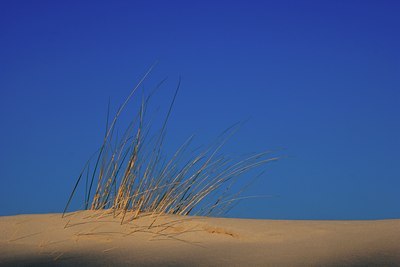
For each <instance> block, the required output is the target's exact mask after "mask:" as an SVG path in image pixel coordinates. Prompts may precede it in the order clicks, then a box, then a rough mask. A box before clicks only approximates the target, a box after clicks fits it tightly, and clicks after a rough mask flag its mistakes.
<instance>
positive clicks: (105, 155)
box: [64, 68, 276, 221]
mask: <svg viewBox="0 0 400 267" xmlns="http://www.w3.org/2000/svg"><path fill="white" fill-rule="evenodd" d="M150 71H151V68H150V70H149V71H148V72H147V73H146V74H145V75H144V76H143V78H142V79H141V80H140V81H139V83H138V84H137V85H136V87H135V88H134V89H133V90H132V91H131V93H130V94H129V96H128V97H127V98H126V100H125V101H124V103H123V104H122V105H121V106H120V107H119V109H118V110H117V112H116V114H115V116H114V117H113V119H112V120H111V121H110V119H109V113H110V111H109V110H110V104H109V106H108V113H107V123H106V131H105V134H104V139H103V143H102V144H101V146H100V148H99V150H98V151H97V152H96V154H95V155H94V156H92V158H91V159H90V160H89V161H88V162H87V163H86V164H85V166H84V168H83V170H82V172H81V174H80V175H79V177H78V179H77V181H76V183H75V187H74V188H73V190H72V193H71V195H70V198H69V200H68V202H67V205H66V207H65V210H64V213H65V212H66V210H67V209H68V207H69V205H70V203H71V200H72V198H73V197H74V195H75V192H76V190H77V187H78V185H79V184H80V183H82V180H84V179H85V180H86V181H85V203H84V208H85V209H90V210H110V211H111V212H113V213H114V215H115V216H122V221H124V220H131V219H135V218H137V217H138V216H140V215H141V214H143V213H153V214H177V215H189V214H195V215H205V216H209V215H221V214H223V213H224V212H226V211H228V210H229V209H230V208H231V207H232V206H233V204H234V203H235V201H237V200H239V199H241V197H240V195H241V193H242V192H243V191H244V189H246V187H243V188H242V189H241V190H239V191H235V192H234V190H233V189H232V188H233V184H234V183H235V182H236V181H237V178H238V177H239V176H241V175H242V174H243V173H245V172H247V171H249V170H251V169H254V168H256V167H259V166H261V165H264V164H266V163H267V162H270V161H273V160H276V158H268V157H267V155H268V152H261V153H255V154H251V155H248V156H246V157H244V158H241V159H236V160H235V159H233V158H229V157H227V156H225V155H223V154H221V153H220V151H221V148H222V147H223V146H224V144H225V143H226V141H227V140H228V139H229V137H231V136H232V134H234V133H235V132H236V131H237V129H238V128H239V127H240V123H238V124H235V125H233V126H231V127H230V128H228V129H227V130H226V131H224V132H223V133H222V134H221V135H220V136H219V137H218V138H217V140H216V141H215V142H214V144H212V145H210V146H208V147H206V148H204V149H202V150H201V151H200V152H196V153H193V152H192V153H190V152H188V150H189V149H190V145H191V143H192V141H193V136H191V137H190V138H188V139H187V140H186V141H185V142H184V143H183V144H182V145H181V147H179V148H178V150H177V151H176V152H175V153H174V154H173V155H172V156H171V157H169V158H167V157H165V156H164V155H163V145H164V141H165V140H164V139H165V136H166V127H167V123H168V120H169V117H170V115H171V112H172V108H173V105H174V102H175V99H176V96H177V94H178V91H179V88H180V81H179V83H178V86H177V88H176V90H175V94H174V96H173V99H172V101H171V103H170V105H169V109H168V112H167V114H166V116H165V119H164V120H163V124H162V127H161V129H160V130H159V131H157V132H156V133H155V134H151V123H148V122H147V121H146V112H147V107H148V104H149V100H150V98H151V96H152V94H153V92H154V91H156V90H154V91H153V92H151V93H150V95H149V96H147V97H143V98H142V100H141V104H140V107H139V110H138V111H137V114H136V116H135V117H134V118H133V119H132V121H131V122H130V124H129V125H128V126H127V127H126V129H125V131H124V133H123V134H122V136H120V137H118V136H117V135H116V134H115V132H116V130H115V129H116V124H117V121H118V119H119V117H120V115H121V113H122V112H123V110H124V109H125V107H126V105H127V104H128V102H129V100H130V99H131V98H132V96H133V95H134V94H135V92H136V91H137V90H138V88H140V86H141V85H142V83H143V81H144V80H145V79H146V77H147V76H148V75H149V73H150ZM161 84H162V82H161V83H160V84H159V85H158V86H157V87H156V89H158V88H159V87H160V86H161ZM91 162H92V165H93V163H94V167H93V169H92V170H90V165H91V164H90V163H91ZM127 215H129V216H127Z"/></svg>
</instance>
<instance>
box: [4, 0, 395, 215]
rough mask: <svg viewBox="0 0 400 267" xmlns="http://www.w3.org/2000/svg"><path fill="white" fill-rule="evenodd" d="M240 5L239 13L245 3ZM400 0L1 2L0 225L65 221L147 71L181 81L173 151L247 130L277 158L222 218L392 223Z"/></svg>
mask: <svg viewBox="0 0 400 267" xmlns="http://www.w3.org/2000/svg"><path fill="white" fill-rule="evenodd" d="M245 2H246V3H245ZM399 14H400V4H399V2H398V1H340V0H339V1H333V0H332V1H260V2H248V1H242V2H239V1H218V3H217V1H209V2H207V1H196V3H194V1H180V2H178V1H159V2H155V1H2V2H1V4H0V61H1V64H0V90H1V91H0V127H1V131H0V148H1V150H0V181H1V185H0V203H1V204H0V215H11V214H19V213H38V212H60V211H62V209H63V207H64V204H65V202H66V200H67V198H68V194H69V192H70V190H71V189H72V186H73V183H74V182H75V179H76V177H77V175H78V174H79V172H80V169H81V167H82V165H83V164H84V162H85V161H86V159H87V158H88V157H89V156H90V155H91V153H92V152H93V151H95V150H96V149H97V147H98V145H99V142H100V141H101V137H102V134H103V131H104V129H103V128H104V121H105V114H106V107H107V102H108V98H109V97H111V102H112V104H113V107H114V108H115V107H116V106H117V105H118V104H120V103H121V101H122V99H124V97H125V96H126V95H127V94H128V93H129V91H130V90H131V89H132V87H133V86H134V84H135V83H136V82H137V81H138V80H139V78H140V77H141V75H143V73H144V72H145V71H146V69H147V68H148V67H149V66H150V65H151V64H152V63H153V62H154V61H155V60H159V64H158V66H157V68H156V69H155V71H154V72H153V73H152V75H151V78H150V79H149V80H148V81H147V82H146V84H145V88H151V86H152V85H154V84H155V83H156V82H158V81H160V80H161V79H163V78H164V77H166V76H168V77H169V78H168V81H167V83H166V84H165V86H164V87H163V90H161V91H160V94H159V100H160V101H161V100H163V99H164V100H165V99H167V97H168V99H169V98H170V97H171V96H172V93H173V90H174V88H175V85H176V83H177V80H178V77H179V75H181V76H182V87H181V92H180V94H179V97H178V99H177V103H176V105H175V107H174V113H173V114H172V117H171V122H170V125H169V137H170V138H169V140H170V143H169V144H170V146H171V147H174V146H175V145H178V144H179V143H181V142H182V141H184V140H185V138H186V137H188V136H189V135H190V134H191V133H197V134H198V140H199V142H201V143H202V142H204V143H207V142H209V141H212V140H213V138H214V137H215V136H216V135H217V134H218V133H220V132H221V131H222V130H224V129H225V128H226V127H227V126H229V125H231V124H232V123H234V122H236V121H238V120H244V119H247V118H248V117H250V118H251V119H250V120H249V122H248V123H246V124H245V125H244V127H243V128H242V130H241V131H240V132H239V133H238V134H237V135H236V136H235V137H234V138H233V139H232V141H231V142H230V143H229V144H228V149H229V151H230V152H235V153H239V154H240V153H246V152H253V151H260V150H268V149H272V150H277V151H278V153H277V154H279V155H281V156H284V158H283V159H282V160H280V161H278V162H276V163H274V164H271V165H270V166H268V168H267V172H266V173H265V175H264V176H263V178H262V179H261V180H259V181H258V182H257V184H256V185H255V186H254V187H252V188H251V189H250V190H249V191H248V194H249V195H260V194H269V195H274V197H272V198H268V199H261V200H255V199H251V200H246V201H243V202H242V203H241V204H240V205H238V206H237V208H236V209H235V210H233V211H232V212H231V213H230V214H229V216H234V217H251V218H271V219H383V218H400V163H399V160H400V156H399V151H400V93H399V89H400V49H399V47H400V34H399V29H400V16H399Z"/></svg>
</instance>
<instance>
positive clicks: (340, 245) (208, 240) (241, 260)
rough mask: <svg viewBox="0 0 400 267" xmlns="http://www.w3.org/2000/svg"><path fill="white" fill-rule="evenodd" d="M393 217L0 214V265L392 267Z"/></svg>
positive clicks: (395, 245) (399, 254)
mask: <svg viewBox="0 0 400 267" xmlns="http://www.w3.org/2000/svg"><path fill="white" fill-rule="evenodd" d="M398 240H400V220H379V221H284V220H249V219H225V218H208V217H194V216H193V217H192V216H178V215H152V214H143V215H142V216H141V217H139V218H137V219H135V220H132V221H130V222H127V223H122V224H121V220H120V218H118V217H117V218H114V217H113V214H112V213H110V212H107V211H103V212H100V211H78V212H73V213H68V214H66V216H65V217H64V218H62V217H61V214H40V215H18V216H6V217H0V265H1V266H14V265H22V266H27V265H29V266H32V265H33V266H34V265H41V266H71V265H78V266H79V265H86V266H99V265H101V266H115V265H119V266H121V265H133V266H367V265H368V266H400V243H399V242H398Z"/></svg>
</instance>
